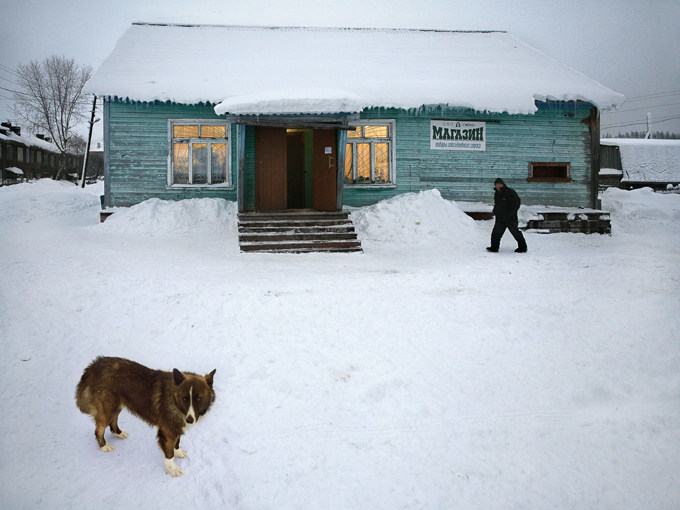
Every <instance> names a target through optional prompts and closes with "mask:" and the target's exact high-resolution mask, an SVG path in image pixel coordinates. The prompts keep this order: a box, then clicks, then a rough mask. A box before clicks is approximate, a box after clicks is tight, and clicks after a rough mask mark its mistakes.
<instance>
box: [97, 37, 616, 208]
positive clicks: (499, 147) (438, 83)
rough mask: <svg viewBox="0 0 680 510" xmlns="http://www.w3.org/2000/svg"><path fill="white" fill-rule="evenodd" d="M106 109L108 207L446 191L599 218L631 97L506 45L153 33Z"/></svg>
mask: <svg viewBox="0 0 680 510" xmlns="http://www.w3.org/2000/svg"><path fill="white" fill-rule="evenodd" d="M85 91H86V92H89V93H95V94H97V95H99V96H102V97H103V99H104V165H105V176H106V187H105V189H106V203H107V205H109V206H129V205H132V204H135V203H139V202H141V201H143V200H146V199H148V198H151V197H158V198H163V199H172V200H178V199H184V198H198V197H221V198H225V199H227V200H233V201H237V202H238V205H239V210H241V211H266V210H286V209H316V210H324V211H325V210H339V209H341V208H342V206H343V205H349V206H362V205H367V204H373V203H376V202H378V201H380V200H383V199H386V198H390V197H393V196H395V195H397V194H400V193H406V192H417V191H420V190H425V189H429V188H437V189H439V190H440V192H441V194H442V196H444V197H445V198H448V199H452V200H457V201H480V202H484V201H486V202H488V201H489V200H490V199H491V197H492V191H493V181H494V179H495V178H496V177H502V178H503V179H504V180H505V181H506V182H507V183H508V184H509V185H510V186H512V187H513V188H515V189H517V191H518V192H519V193H520V195H521V196H522V198H523V201H524V203H527V204H546V205H560V206H583V207H594V206H595V205H596V194H597V175H598V171H599V168H600V164H599V147H600V145H599V141H600V136H599V131H600V127H599V115H600V113H599V112H600V110H601V109H606V108H611V107H614V106H616V105H618V104H620V103H622V101H623V99H624V98H623V96H621V95H620V94H618V93H616V92H614V91H612V90H610V89H608V88H606V87H604V86H603V85H601V84H599V83H597V82H595V81H593V80H591V79H589V78H587V77H585V76H583V75H582V74H580V73H578V72H576V71H574V70H572V69H570V68H568V67H566V66H564V65H562V64H559V63H557V62H555V61H554V60H552V59H550V58H549V57H547V56H546V55H544V54H543V53H541V52H539V51H537V50H535V49H534V48H531V47H529V46H527V45H526V44H524V43H522V42H521V41H519V40H518V39H516V38H514V37H513V36H511V35H509V34H507V33H505V32H454V31H427V30H389V29H333V28H329V29H321V28H266V27H224V26H177V25H153V24H135V25H133V26H132V27H130V28H129V29H128V31H127V32H126V33H125V34H124V35H123V37H122V38H121V39H120V40H119V42H118V44H117V45H116V47H115V49H114V50H113V52H112V54H111V55H110V56H109V57H108V58H107V59H106V60H105V61H104V63H103V64H102V65H101V67H100V68H99V69H98V70H97V71H96V72H95V74H94V76H93V77H92V79H91V80H90V82H88V84H87V85H86V89H85Z"/></svg>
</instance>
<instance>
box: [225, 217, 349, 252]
mask: <svg viewBox="0 0 680 510" xmlns="http://www.w3.org/2000/svg"><path fill="white" fill-rule="evenodd" d="M238 237H239V245H240V247H241V251H242V252H269V253H309V252H361V251H362V249H361V242H360V241H359V239H358V238H357V234H356V231H355V230H354V225H353V224H352V220H350V219H349V213H347V212H321V211H306V210H294V211H277V212H266V213H260V212H255V213H240V214H239V215H238Z"/></svg>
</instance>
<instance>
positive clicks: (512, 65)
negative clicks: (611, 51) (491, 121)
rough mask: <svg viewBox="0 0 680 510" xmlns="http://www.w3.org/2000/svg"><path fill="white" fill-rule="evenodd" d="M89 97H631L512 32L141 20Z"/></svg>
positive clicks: (398, 101) (495, 100)
mask: <svg viewBox="0 0 680 510" xmlns="http://www.w3.org/2000/svg"><path fill="white" fill-rule="evenodd" d="M85 90H86V92H90V93H96V94H98V95H104V96H111V97H113V96H116V97H119V98H122V99H126V98H129V99H131V100H137V101H155V100H160V101H172V102H177V103H185V104H196V103H200V102H207V103H211V104H218V103H223V104H222V105H219V106H218V107H217V108H216V111H217V112H218V113H225V112H230V113H236V114H244V113H251V114H253V113H254V114H258V113H330V112H357V111H360V110H361V109H363V108H365V107H374V106H383V107H397V108H418V107H420V106H422V105H434V104H448V105H450V106H456V107H466V108H473V109H475V110H478V111H490V112H508V113H533V112H535V111H536V106H535V100H538V101H543V100H557V101H572V100H582V101H586V102H589V103H592V104H594V105H595V106H597V107H598V108H600V109H608V108H611V107H614V106H618V105H619V104H621V103H622V102H623V100H624V97H623V95H621V94H619V93H617V92H614V91H613V90H611V89H609V88H607V87H605V86H603V85H601V84H600V83H598V82H596V81H594V80H592V79H590V78H588V77H586V76H584V75H583V74H581V73H579V72H577V71H575V70H573V69H571V68H569V67H567V66H565V65H563V64H560V63H559V62H557V61H555V60H553V59H551V58H549V57H548V56H546V55H545V54H544V53H542V52H540V51H538V50H536V49H535V48H532V47H531V46H528V45H526V44H524V43H523V42H521V41H520V40H519V39H517V38H515V37H514V36H512V35H510V34H508V33H506V32H461V31H441V30H406V29H354V28H295V27H243V26H214V25H187V26H185V25H158V24H142V23H137V24H133V25H132V26H131V27H130V28H128V30H127V31H126V32H125V34H124V35H123V36H122V37H121V38H120V40H119V41H118V43H117V44H116V46H115V48H114V50H113V52H112V53H111V54H110V55H109V56H108V58H107V59H106V60H105V61H104V62H103V63H102V65H101V66H100V67H99V69H98V70H97V71H96V72H95V73H94V75H93V77H92V78H91V79H90V81H89V82H88V84H87V85H86V88H85Z"/></svg>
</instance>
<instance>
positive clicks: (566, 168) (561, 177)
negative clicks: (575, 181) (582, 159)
mask: <svg viewBox="0 0 680 510" xmlns="http://www.w3.org/2000/svg"><path fill="white" fill-rule="evenodd" d="M527 180H528V181H529V182H570V181H571V164H570V163H545V162H532V163H529V178H528V179H527Z"/></svg>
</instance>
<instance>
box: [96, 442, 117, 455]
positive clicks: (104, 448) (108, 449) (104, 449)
mask: <svg viewBox="0 0 680 510" xmlns="http://www.w3.org/2000/svg"><path fill="white" fill-rule="evenodd" d="M99 450H100V451H102V452H107V453H108V452H112V451H114V450H115V448H114V447H113V446H111V445H110V444H109V443H106V444H105V445H104V446H100V447H99Z"/></svg>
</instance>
